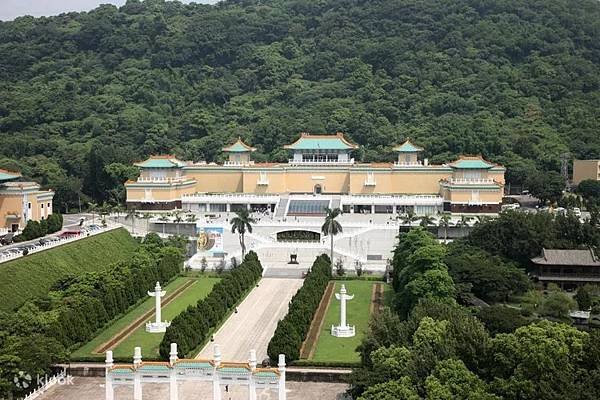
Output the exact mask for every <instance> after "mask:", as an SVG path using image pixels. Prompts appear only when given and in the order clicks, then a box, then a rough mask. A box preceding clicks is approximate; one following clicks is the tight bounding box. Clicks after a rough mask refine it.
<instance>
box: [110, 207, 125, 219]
mask: <svg viewBox="0 0 600 400" xmlns="http://www.w3.org/2000/svg"><path fill="white" fill-rule="evenodd" d="M113 211H114V212H115V213H116V214H117V222H119V218H120V217H121V212H122V211H124V210H123V206H122V205H120V204H117V205H115V206H114V207H113Z"/></svg>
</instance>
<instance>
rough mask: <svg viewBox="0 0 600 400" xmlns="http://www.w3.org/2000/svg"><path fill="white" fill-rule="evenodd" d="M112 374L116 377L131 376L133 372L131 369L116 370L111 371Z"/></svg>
mask: <svg viewBox="0 0 600 400" xmlns="http://www.w3.org/2000/svg"><path fill="white" fill-rule="evenodd" d="M110 373H111V374H115V375H130V374H133V371H132V370H131V369H130V368H115V369H111V370H110Z"/></svg>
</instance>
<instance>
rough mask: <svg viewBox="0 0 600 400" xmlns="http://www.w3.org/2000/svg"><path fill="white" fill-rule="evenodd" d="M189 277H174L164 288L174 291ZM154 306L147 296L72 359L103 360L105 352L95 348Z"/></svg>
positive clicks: (151, 299)
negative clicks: (102, 352) (97, 351)
mask: <svg viewBox="0 0 600 400" xmlns="http://www.w3.org/2000/svg"><path fill="white" fill-rule="evenodd" d="M188 281H189V278H183V277H179V278H176V279H174V280H173V281H172V282H171V283H169V284H168V285H167V286H165V287H164V290H165V291H166V292H167V294H168V293H172V292H174V291H175V290H177V289H178V288H180V287H181V286H183V285H184V284H185V283H186V282H188ZM153 308H154V298H151V297H147V298H146V299H144V300H143V301H141V302H140V303H138V304H136V305H134V306H132V307H131V308H130V309H129V312H127V313H126V314H125V315H120V316H119V317H117V318H115V319H114V320H113V321H112V322H110V323H109V324H108V325H107V327H106V329H104V330H102V331H101V332H100V333H99V334H98V335H97V336H96V337H95V338H94V339H92V340H91V341H89V342H88V343H86V344H85V345H83V346H82V347H80V348H79V349H77V350H76V351H74V352H73V353H72V354H71V360H74V361H84V360H90V359H93V360H103V359H104V355H103V354H97V353H95V350H96V349H98V348H99V347H100V346H102V345H103V344H104V343H107V342H109V341H110V340H111V339H112V338H113V337H114V336H116V335H117V334H118V333H119V332H121V331H122V330H123V329H125V328H126V327H127V326H129V325H131V324H132V323H133V322H134V321H135V320H137V319H138V318H140V317H141V316H142V315H144V314H145V313H147V312H148V311H151V310H152V309H153Z"/></svg>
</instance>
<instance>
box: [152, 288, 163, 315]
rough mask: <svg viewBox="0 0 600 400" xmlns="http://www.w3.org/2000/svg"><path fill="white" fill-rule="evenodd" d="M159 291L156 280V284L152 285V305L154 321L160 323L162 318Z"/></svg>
mask: <svg viewBox="0 0 600 400" xmlns="http://www.w3.org/2000/svg"><path fill="white" fill-rule="evenodd" d="M160 292H161V287H160V284H159V283H158V282H156V286H155V287H154V306H155V307H156V323H157V324H160V321H161V319H162V315H161V311H160Z"/></svg>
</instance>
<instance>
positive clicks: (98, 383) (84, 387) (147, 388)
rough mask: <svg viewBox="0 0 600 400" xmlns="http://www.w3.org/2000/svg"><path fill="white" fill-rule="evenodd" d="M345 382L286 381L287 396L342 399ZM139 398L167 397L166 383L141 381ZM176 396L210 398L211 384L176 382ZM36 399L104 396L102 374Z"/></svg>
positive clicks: (118, 398)
mask: <svg viewBox="0 0 600 400" xmlns="http://www.w3.org/2000/svg"><path fill="white" fill-rule="evenodd" d="M347 388H348V386H347V385H346V384H343V383H317V382H288V383H287V389H288V391H287V398H288V400H309V399H310V400H336V399H342V398H343V394H344V392H345V391H346V389H347ZM222 391H223V392H222V399H223V400H247V399H248V392H247V389H246V390H244V389H243V388H241V387H235V388H232V390H230V392H229V393H225V389H224V388H223V389H222ZM142 396H143V397H142V398H143V399H152V400H169V385H165V384H156V383H145V384H143V385H142ZM178 397H179V398H178V400H212V384H210V383H205V382H185V383H181V384H180V385H179V396H178ZM257 397H258V400H276V399H277V393H276V392H274V391H270V392H260V391H259V392H258V393H257ZM38 399H39V400H82V399H89V400H102V399H104V378H74V381H73V384H72V385H65V386H59V385H57V386H54V387H52V388H51V389H50V390H49V391H48V392H46V393H44V394H43V395H42V396H40V397H38ZM115 400H133V388H132V387H118V388H117V389H116V390H115Z"/></svg>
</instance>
